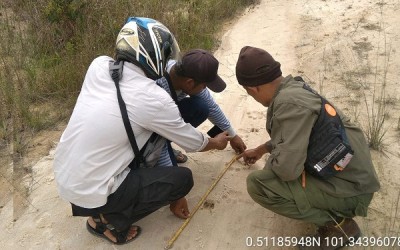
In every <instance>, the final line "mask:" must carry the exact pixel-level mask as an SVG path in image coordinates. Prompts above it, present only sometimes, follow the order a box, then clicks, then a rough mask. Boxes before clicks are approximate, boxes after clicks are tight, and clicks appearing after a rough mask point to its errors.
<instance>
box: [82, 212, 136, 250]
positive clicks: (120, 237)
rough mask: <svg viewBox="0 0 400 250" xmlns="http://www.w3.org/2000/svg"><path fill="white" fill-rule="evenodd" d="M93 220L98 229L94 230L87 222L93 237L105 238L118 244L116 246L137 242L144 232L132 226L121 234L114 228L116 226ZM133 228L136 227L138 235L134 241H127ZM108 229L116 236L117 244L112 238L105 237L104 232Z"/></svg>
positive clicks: (87, 222)
mask: <svg viewBox="0 0 400 250" xmlns="http://www.w3.org/2000/svg"><path fill="white" fill-rule="evenodd" d="M93 220H94V222H95V223H96V228H93V227H92V226H91V225H90V224H89V221H86V228H87V230H88V231H89V232H90V233H91V234H93V235H95V236H97V237H100V238H104V239H106V240H108V241H110V242H111V243H113V244H116V245H123V244H126V243H128V242H131V241H133V240H135V239H136V238H137V237H138V236H139V235H140V233H141V232H142V229H141V228H140V227H139V226H136V225H131V226H130V227H129V228H128V229H126V230H124V231H121V232H118V231H117V230H116V229H115V228H114V226H112V225H111V224H105V223H103V222H101V220H100V218H99V221H98V220H97V218H93ZM132 227H136V228H137V230H136V235H135V236H134V237H133V238H132V239H130V240H127V237H128V232H129V230H130V229H131V228H132ZM107 229H108V230H110V232H111V233H112V235H114V237H115V238H116V239H117V242H114V241H112V240H111V239H110V238H108V237H107V236H106V235H104V232H105V231H106V230H107Z"/></svg>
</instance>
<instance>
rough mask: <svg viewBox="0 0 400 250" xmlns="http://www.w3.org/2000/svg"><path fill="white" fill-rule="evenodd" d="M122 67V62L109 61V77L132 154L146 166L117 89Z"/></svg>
mask: <svg viewBox="0 0 400 250" xmlns="http://www.w3.org/2000/svg"><path fill="white" fill-rule="evenodd" d="M123 65H124V62H123V61H115V62H113V61H110V63H109V70H110V75H111V78H112V79H113V81H114V83H115V87H116V89H117V98H118V104H119V108H120V110H121V115H122V120H123V122H124V126H125V130H126V133H127V134H128V138H129V142H130V143H131V146H132V149H133V152H134V153H135V159H137V160H138V161H139V163H142V164H144V165H145V166H146V161H145V160H144V158H143V155H142V153H141V152H140V151H139V147H138V146H137V143H136V140H135V135H134V133H133V130H132V127H131V123H130V122H129V117H128V112H127V110H126V104H125V102H124V99H122V96H121V91H120V88H119V80H121V78H122V70H123Z"/></svg>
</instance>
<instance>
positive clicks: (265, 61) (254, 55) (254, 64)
mask: <svg viewBox="0 0 400 250" xmlns="http://www.w3.org/2000/svg"><path fill="white" fill-rule="evenodd" d="M281 75H282V71H281V64H280V63H279V62H277V61H275V60H274V58H273V57H272V56H271V55H270V54H269V53H268V52H267V51H265V50H263V49H259V48H255V47H251V46H245V47H243V48H242V49H241V50H240V53H239V58H238V60H237V63H236V78H237V80H238V82H239V84H240V85H243V86H249V87H254V86H258V85H262V84H265V83H269V82H272V81H273V80H275V79H276V78H278V77H279V76H281Z"/></svg>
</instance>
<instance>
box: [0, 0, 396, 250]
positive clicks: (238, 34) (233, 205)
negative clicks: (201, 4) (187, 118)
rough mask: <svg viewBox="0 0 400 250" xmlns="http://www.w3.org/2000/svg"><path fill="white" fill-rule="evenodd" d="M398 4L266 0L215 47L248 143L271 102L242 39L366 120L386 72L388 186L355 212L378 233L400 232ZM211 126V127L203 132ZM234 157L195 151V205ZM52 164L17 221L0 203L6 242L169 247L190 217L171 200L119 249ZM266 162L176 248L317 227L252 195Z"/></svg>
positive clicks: (204, 210) (262, 136) (204, 213)
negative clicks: (62, 193)
mask: <svg viewBox="0 0 400 250" xmlns="http://www.w3.org/2000/svg"><path fill="white" fill-rule="evenodd" d="M399 10H400V1H399V0H386V1H368V0H332V1H326V0H298V1H290V0H262V1H261V3H260V4H259V5H257V6H255V7H254V8H251V9H248V10H246V11H245V13H244V14H243V15H242V16H240V17H238V19H237V20H235V21H234V22H232V23H230V24H228V25H227V27H226V32H225V33H224V35H223V37H222V41H221V46H220V48H219V49H218V50H217V51H216V52H215V55H216V57H217V58H218V59H219V60H220V62H221V66H220V74H221V76H222V77H223V78H224V79H225V80H226V81H227V82H228V85H229V86H228V88H227V90H226V91H224V92H223V93H222V94H217V95H215V98H216V100H217V102H218V103H220V105H221V107H222V109H223V110H224V111H225V113H226V115H227V116H228V117H229V118H230V120H231V122H232V124H233V126H234V127H235V129H236V130H237V132H238V133H239V134H240V135H241V136H242V138H243V139H244V141H245V142H246V143H247V146H248V147H249V148H253V147H256V146H258V145H259V144H261V143H263V142H265V141H266V140H267V139H268V135H267V133H266V131H265V115H266V109H265V108H263V107H262V106H261V105H259V104H258V103H256V102H255V101H254V100H253V99H252V98H251V97H248V96H247V95H246V93H245V91H244V90H243V89H242V88H241V87H239V86H238V84H237V83H236V78H235V71H234V69H235V64H236V59H237V56H238V53H239V51H240V49H241V48H242V47H243V46H245V45H252V46H257V47H262V48H264V49H266V50H268V51H269V52H270V53H271V54H272V55H273V56H274V57H275V58H276V60H278V61H280V62H281V64H282V70H283V74H284V75H287V74H293V75H302V76H303V77H304V78H305V79H307V80H309V81H310V82H312V83H313V86H314V88H315V89H317V90H319V91H320V92H321V93H322V94H323V95H325V96H326V97H328V98H329V99H330V100H332V101H333V102H334V103H335V104H337V105H338V106H339V107H341V108H342V109H343V110H344V111H345V112H346V113H347V114H348V115H349V116H351V117H353V118H354V119H355V120H356V121H357V122H360V123H361V124H362V125H363V126H366V122H367V121H368V116H367V113H366V112H367V107H369V108H368V110H369V111H370V112H371V110H372V107H375V106H376V105H377V102H376V101H375V102H374V101H371V100H372V94H371V93H373V90H374V89H375V90H376V91H377V92H376V93H380V90H382V89H383V88H382V86H381V85H380V83H381V82H382V81H383V80H382V79H383V78H382V76H383V75H385V72H386V78H385V79H386V97H387V98H386V100H387V102H386V108H387V113H388V114H387V116H386V122H385V130H386V131H387V132H386V135H385V141H384V143H385V144H386V145H387V146H386V155H387V156H385V155H384V154H382V153H379V152H376V151H373V152H372V154H373V160H374V163H375V166H376V170H377V173H378V175H379V178H380V181H381V184H382V188H381V190H380V191H379V192H378V193H377V194H376V195H375V197H374V200H373V202H372V204H371V206H370V210H369V216H368V217H367V218H356V220H357V222H358V223H359V225H360V228H361V229H362V231H363V235H364V236H367V237H372V238H374V239H375V238H377V237H392V236H393V237H400V208H399V205H400V204H399V197H400V188H399V186H400V184H399V183H400V171H399V170H400V169H399V165H400V164H399V163H400V154H399V152H400V150H399V148H400V144H399V137H400V134H399V128H398V127H399V125H398V122H399V119H400V118H399V114H400V112H399V98H400V93H399V91H400V90H399V88H398V87H397V79H398V77H399V74H398V68H400V57H399V55H398V53H399V52H398V51H397V48H398V47H399V46H400V30H399V26H400V17H399V16H398V13H399ZM385 62H387V63H386V64H385ZM384 65H386V66H384ZM375 76H377V77H376V78H375ZM360 86H362V88H360ZM364 97H366V98H364ZM364 99H366V100H367V103H368V105H367V104H366V102H365V101H364ZM209 127H210V124H205V125H204V126H202V127H201V128H200V129H201V130H203V131H206V130H207V129H208V128H209ZM233 155H234V153H233V151H232V149H231V148H230V146H228V148H227V149H226V150H224V151H213V152H206V153H195V154H188V156H189V161H188V162H187V164H186V166H188V167H190V168H191V169H192V171H193V174H194V180H195V186H194V188H193V190H192V191H191V192H190V194H189V195H188V196H187V198H188V202H189V206H190V207H191V208H194V207H195V206H196V205H197V203H198V202H199V200H200V199H201V198H202V196H203V195H204V194H205V193H206V191H207V190H208V188H209V187H210V186H211V184H212V183H213V182H214V181H215V179H216V177H217V176H218V175H219V173H220V172H221V171H222V170H223V169H224V167H225V164H226V163H227V162H229V161H230V159H231V158H232V157H233ZM52 161H53V151H50V153H49V155H48V156H46V157H44V158H43V159H41V160H40V161H39V162H38V163H37V164H36V165H35V166H34V170H33V172H34V178H33V180H34V183H33V185H32V186H31V187H32V193H31V196H30V197H29V198H28V201H29V203H30V205H29V207H28V209H27V210H26V211H25V212H24V214H22V215H21V216H20V218H19V219H18V220H17V221H13V220H12V218H13V215H12V211H13V209H12V207H13V202H12V201H10V202H8V203H6V204H5V205H4V207H2V208H0V209H1V210H0V228H2V233H1V234H0V245H2V248H3V249H44V248H47V249H130V248H134V249H163V248H164V246H166V244H167V242H168V241H169V239H170V238H171V237H172V236H173V234H174V233H175V232H176V230H178V229H179V228H180V226H181V225H182V223H183V221H182V220H180V219H178V218H176V217H175V216H173V215H172V214H171V213H170V211H169V209H168V207H164V208H162V209H160V210H159V211H157V212H155V213H153V214H152V215H150V216H148V217H146V218H144V219H143V220H141V221H139V222H138V223H137V224H138V225H140V226H141V227H142V229H143V232H142V235H141V236H140V237H139V238H138V239H137V240H135V241H134V242H132V243H130V244H128V245H124V246H114V245H112V244H110V243H108V242H107V241H105V240H102V239H99V238H96V237H93V236H92V235H90V234H89V233H88V232H87V231H86V228H85V218H79V217H72V216H71V211H70V207H69V205H68V203H66V202H65V201H63V200H61V199H60V198H59V197H58V194H57V191H56V187H55V182H54V177H53V172H52ZM263 165H264V164H263V160H260V161H259V162H257V163H256V164H255V165H253V166H251V167H248V166H244V165H242V164H241V163H240V162H235V163H234V164H233V165H232V166H231V167H230V168H229V169H228V171H227V172H226V173H225V175H224V176H223V178H222V179H221V180H220V182H219V183H218V184H217V186H216V187H215V189H214V190H213V191H212V192H211V193H210V195H209V196H208V197H207V200H206V203H205V205H203V206H202V207H201V208H200V209H199V210H198V211H197V213H196V214H195V215H194V216H193V218H192V220H191V221H190V223H189V224H188V225H187V227H186V228H185V229H184V230H183V232H182V233H181V235H180V236H179V238H178V239H177V240H176V242H175V244H174V245H173V249H182V250H183V249H248V248H249V249H250V248H253V249H291V248H292V247H290V246H286V247H278V241H275V243H274V238H273V237H285V236H288V237H295V236H301V235H304V234H309V233H312V232H313V230H314V229H315V228H314V226H312V225H310V224H307V223H303V222H300V221H296V220H291V219H288V218H284V217H282V216H279V215H276V214H274V213H272V212H270V211H268V210H266V209H264V208H262V207H260V206H259V205H258V204H255V203H254V202H253V201H252V200H251V198H250V197H249V196H248V194H247V191H246V185H245V180H246V176H247V175H248V174H249V173H250V172H251V171H253V170H255V169H261V168H262V167H263ZM257 237H261V238H264V240H263V242H264V243H263V244H262V245H263V246H262V247H260V246H248V245H249V244H250V245H252V244H256V243H257ZM275 239H277V238H275ZM250 240H252V241H253V242H250ZM265 242H267V243H269V246H266V243H265ZM391 243H393V242H391ZM397 244H398V243H396V246H395V247H386V248H383V247H372V246H371V245H372V243H367V244H366V247H364V249H399V248H400V246H397Z"/></svg>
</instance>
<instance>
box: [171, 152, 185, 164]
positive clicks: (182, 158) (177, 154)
mask: <svg viewBox="0 0 400 250" xmlns="http://www.w3.org/2000/svg"><path fill="white" fill-rule="evenodd" d="M172 150H173V151H174V155H175V159H176V162H177V163H185V162H187V160H188V157H187V156H186V155H185V154H183V153H182V152H181V151H179V150H176V149H172Z"/></svg>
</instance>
